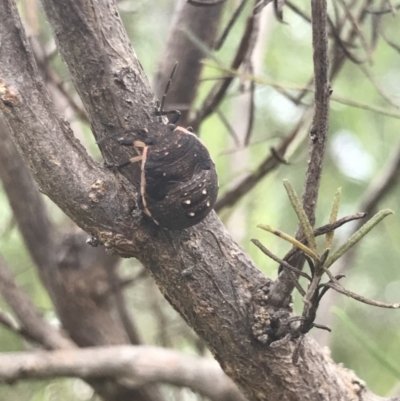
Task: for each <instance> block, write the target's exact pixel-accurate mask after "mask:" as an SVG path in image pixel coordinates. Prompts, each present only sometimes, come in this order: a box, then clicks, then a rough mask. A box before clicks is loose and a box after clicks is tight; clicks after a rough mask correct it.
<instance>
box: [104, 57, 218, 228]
mask: <svg viewBox="0 0 400 401" xmlns="http://www.w3.org/2000/svg"><path fill="white" fill-rule="evenodd" d="M175 69H176V65H175V67H174V69H173V71H172V74H171V78H170V81H169V82H168V85H167V88H166V91H165V94H164V96H163V100H162V102H161V106H160V108H159V109H157V111H156V114H157V115H158V116H163V115H167V114H173V115H174V118H172V119H171V120H170V122H176V121H177V120H178V118H179V116H180V112H179V111H178V110H170V111H165V110H163V103H164V100H165V97H166V94H167V92H168V88H169V85H170V82H171V79H172V76H173V73H174V71H175ZM139 132H140V133H141V135H142V137H143V141H142V140H128V139H120V140H118V142H119V143H120V144H121V145H124V146H133V147H134V148H135V149H136V151H137V152H138V153H139V155H138V156H135V157H132V158H131V159H129V160H127V161H124V162H122V163H120V164H118V167H124V166H127V165H129V164H130V163H135V162H141V175H140V199H139V207H140V209H141V210H142V212H143V213H144V214H145V215H146V216H148V217H150V218H151V219H152V220H153V221H154V222H155V223H156V224H157V225H159V226H161V227H163V228H168V229H171V230H182V229H184V228H188V227H191V226H193V225H195V224H197V223H199V222H200V221H201V220H203V219H204V218H205V217H206V216H207V215H208V214H209V213H210V211H211V210H212V208H213V206H214V203H215V201H216V200H217V195H218V178H217V173H216V171H215V165H214V163H213V161H212V160H211V157H210V154H209V153H208V150H207V148H206V147H205V146H204V145H203V143H202V142H201V141H200V139H199V138H197V136H196V135H194V134H193V133H192V132H191V131H190V128H188V129H185V128H183V127H177V126H175V125H174V124H168V125H165V124H163V123H162V122H153V123H150V124H149V125H148V126H147V128H146V129H143V130H139ZM104 139H106V138H104ZM101 141H102V140H101ZM99 142H100V141H99Z"/></svg>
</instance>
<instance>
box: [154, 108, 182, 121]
mask: <svg viewBox="0 0 400 401" xmlns="http://www.w3.org/2000/svg"><path fill="white" fill-rule="evenodd" d="M168 114H173V116H172V117H171V118H169V119H168V120H169V123H170V124H175V123H176V122H177V121H178V120H179V119H180V117H181V112H180V111H179V110H160V109H158V110H156V116H166V115H168Z"/></svg>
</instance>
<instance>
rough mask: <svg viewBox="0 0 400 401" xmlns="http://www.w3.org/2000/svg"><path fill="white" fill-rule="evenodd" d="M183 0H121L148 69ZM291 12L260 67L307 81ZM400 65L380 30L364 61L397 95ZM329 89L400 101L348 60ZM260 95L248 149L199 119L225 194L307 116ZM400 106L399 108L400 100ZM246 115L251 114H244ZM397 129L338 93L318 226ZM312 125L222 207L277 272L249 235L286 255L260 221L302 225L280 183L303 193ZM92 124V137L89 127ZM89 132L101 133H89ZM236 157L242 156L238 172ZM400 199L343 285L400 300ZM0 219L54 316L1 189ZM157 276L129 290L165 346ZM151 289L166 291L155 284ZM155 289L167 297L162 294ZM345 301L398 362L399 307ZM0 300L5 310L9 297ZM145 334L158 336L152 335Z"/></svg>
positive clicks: (263, 72) (37, 394)
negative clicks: (151, 295)
mask: <svg viewBox="0 0 400 401" xmlns="http://www.w3.org/2000/svg"><path fill="white" fill-rule="evenodd" d="M358 3H359V2H358ZM358 3H357V2H356V4H358ZM376 3H377V2H376ZM29 4H30V2H29V1H26V2H25V3H24V4H22V5H21V9H22V11H24V7H27V6H29ZM237 4H238V1H232V2H228V4H227V10H226V13H225V16H224V20H225V21H227V20H228V18H229V16H230V15H231V13H232V11H233V8H234V7H235V6H236V5H237ZM296 4H297V5H298V6H299V7H300V8H302V9H303V10H304V11H305V12H306V13H308V14H310V11H309V9H307V5H305V4H304V2H302V1H297V2H296ZM174 7H175V1H172V0H158V1H149V0H142V1H137V2H131V1H121V2H120V11H121V15H122V19H123V22H124V24H125V26H126V29H127V31H128V33H129V35H130V37H131V40H132V44H133V47H134V49H135V51H136V53H137V55H138V57H139V59H140V61H141V63H142V65H143V67H144V69H145V71H146V72H147V73H148V75H149V76H150V77H152V76H154V74H155V71H156V69H157V66H158V63H159V58H158V57H160V56H161V54H162V52H163V49H164V46H165V42H166V38H167V32H168V27H169V24H170V23H171V20H172V19H173V15H174ZM248 11H249V9H247V12H248ZM370 18H371V17H367V20H366V21H367V25H366V28H365V34H366V37H367V38H369V36H370V35H371V32H370V28H368V26H370V23H371V20H370ZM399 18H400V17H399V16H398V15H397V16H393V15H391V14H386V15H385V16H383V17H382V22H383V26H384V30H385V34H386V36H387V37H389V38H391V39H392V40H396V39H398V35H396V32H398V23H399V21H398V20H399ZM284 19H285V21H286V22H287V24H280V23H278V22H277V21H276V20H275V19H274V17H273V15H272V13H270V15H269V16H268V18H267V20H266V21H265V23H266V24H267V29H266V30H265V31H264V32H265V33H264V34H265V44H264V48H263V49H262V54H260V59H261V63H260V65H259V66H258V67H257V68H258V71H259V72H257V74H258V75H260V76H262V77H265V78H267V79H269V80H273V81H276V82H278V83H282V84H284V83H286V84H295V85H298V86H302V85H306V83H307V82H308V80H309V79H310V78H311V76H312V48H311V27H310V25H309V24H308V23H307V22H305V21H304V20H303V19H302V18H300V17H299V16H298V15H296V14H295V13H293V12H292V11H291V10H290V9H288V8H286V9H285V13H284ZM39 20H40V21H41V32H40V37H41V38H42V39H44V40H45V41H48V40H49V39H50V32H49V27H48V25H47V24H46V23H45V22H44V21H45V19H44V17H43V15H40V16H39ZM244 22H245V16H242V17H241V18H240V19H239V21H238V22H237V23H236V25H235V27H234V29H233V31H232V32H231V34H230V35H229V37H228V39H227V42H226V44H225V46H224V47H223V49H222V50H221V51H219V52H218V54H217V56H218V58H219V59H220V60H224V61H225V62H226V67H228V65H229V61H230V60H231V59H232V57H233V53H234V51H235V49H236V46H237V43H238V42H239V40H240V37H241V35H242V33H243V28H244ZM356 44H357V45H359V44H360V42H359V41H357V42H356ZM399 45H400V43H399ZM357 54H360V55H362V56H363V50H362V48H360V47H358V48H357ZM53 65H54V67H55V68H57V69H58V71H59V72H60V75H61V76H63V77H65V78H66V80H67V82H68V73H67V70H66V68H65V66H64V65H63V64H62V63H61V61H60V59H59V58H55V59H54V61H53ZM398 65H399V54H398V53H397V52H396V51H395V50H394V49H393V48H391V47H390V46H388V45H387V44H386V43H385V42H384V41H383V40H382V39H380V40H379V42H378V45H377V48H376V51H375V53H374V55H373V62H372V63H371V64H370V65H368V66H367V67H368V69H369V70H370V71H371V72H372V74H373V76H374V77H375V80H376V82H377V83H378V85H379V87H380V88H381V90H382V91H383V92H384V93H386V95H387V96H388V97H390V98H392V99H393V101H394V102H397V103H398V104H399V103H400V96H399V93H400V70H399V68H398ZM215 75H216V71H215V70H212V69H210V68H206V69H205V71H204V76H205V77H212V76H215ZM211 85H212V82H210V81H205V82H204V83H203V84H202V85H201V86H200V90H199V94H198V101H197V102H196V104H200V99H203V98H204V97H205V96H206V94H207V91H208V89H209V88H210V87H211ZM332 88H333V93H334V95H337V96H340V97H345V98H348V99H351V100H353V101H360V102H363V103H368V104H370V105H376V106H379V107H381V108H385V109H388V110H395V108H394V107H393V106H391V105H389V104H388V102H387V101H386V100H385V99H384V98H383V97H382V96H381V95H380V94H379V93H378V91H377V90H376V88H375V87H374V85H372V84H371V82H370V80H369V79H368V78H367V77H366V75H365V74H364V73H363V72H362V71H361V69H360V67H359V66H357V65H355V64H353V63H351V62H349V61H347V62H346V63H345V65H344V67H343V68H342V70H341V72H340V74H339V76H338V77H337V78H336V79H335V80H334V82H332ZM239 89H240V88H239V85H238V84H237V83H236V84H235V85H233V87H232V89H231V91H230V93H229V95H230V96H229V98H228V99H227V100H226V101H225V102H224V103H223V105H222V107H221V109H222V111H223V112H224V113H225V115H226V116H227V118H228V119H229V120H230V121H231V123H232V125H233V126H234V127H235V124H236V123H237V121H238V116H239V118H240V114H241V113H238V107H240V105H239V104H238V98H239V97H238V94H239ZM255 101H256V114H255V126H254V132H253V135H252V139H251V142H252V143H254V145H251V146H250V147H248V148H247V149H245V150H243V149H242V150H239V149H235V148H234V144H233V142H232V140H231V139H230V137H229V135H228V133H227V130H226V128H225V127H224V125H223V124H222V123H221V121H220V119H219V118H218V117H217V116H212V117H210V118H209V119H208V120H207V121H205V123H204V124H203V125H202V127H201V135H202V138H203V139H204V141H205V142H206V144H207V146H208V147H209V149H210V152H211V153H212V155H213V158H214V160H215V162H216V164H217V169H218V173H219V178H220V186H221V193H223V192H224V191H225V190H226V189H228V188H229V187H230V186H231V185H232V182H234V181H235V180H236V179H237V177H238V176H239V175H241V174H244V173H246V172H248V171H251V170H252V169H254V168H255V167H256V166H257V165H258V164H259V163H260V161H261V160H263V159H264V158H265V157H266V155H268V154H269V152H270V147H271V146H275V145H276V144H277V143H278V142H279V140H280V138H282V137H283V136H284V135H286V134H287V133H289V132H290V130H291V129H292V128H293V126H294V124H295V123H296V122H297V120H298V119H299V117H300V116H301V114H302V108H301V107H296V106H294V105H293V104H292V103H291V102H290V101H289V100H287V99H286V98H285V97H284V96H283V95H281V94H280V93H278V92H277V91H276V90H275V89H273V88H271V87H268V86H263V85H257V87H256V93H255ZM305 101H306V102H308V103H309V102H311V101H312V94H308V95H307V96H306V98H305ZM397 111H399V110H398V108H397ZM399 112H400V111H399ZM243 114H244V115H245V114H246V113H245V112H243ZM399 127H400V122H399V121H398V120H397V119H394V118H389V117H385V116H382V115H380V114H377V113H373V112H368V111H365V110H361V109H358V108H355V107H350V106H345V105H342V104H339V103H335V102H332V103H331V115H330V129H329V138H328V145H327V149H326V160H325V167H324V173H323V177H322V182H321V189H320V197H319V200H318V207H317V225H322V224H325V223H326V222H327V221H328V218H329V211H330V207H331V203H332V198H333V195H334V193H335V191H336V188H338V187H342V206H341V208H340V211H339V217H342V216H344V215H346V214H351V213H354V212H358V211H361V210H359V209H358V205H359V203H360V201H361V200H362V199H363V193H364V191H365V190H366V188H367V187H368V186H369V184H370V183H371V181H372V180H373V179H374V178H375V177H376V176H377V175H378V173H379V172H380V171H381V169H384V168H385V165H386V163H387V162H388V160H389V158H390V157H391V155H392V152H393V150H394V149H395V148H396V146H397V143H398V141H399ZM308 128H309V127H308V126H306V127H305V128H304V129H303V131H304V132H303V134H304V135H303V137H304V140H303V141H300V142H299V144H298V146H297V149H296V150H295V151H294V153H293V155H292V156H291V158H290V160H289V161H290V164H289V165H283V164H282V165H280V166H279V168H278V169H276V170H275V171H273V172H272V173H270V174H269V175H267V176H266V177H265V178H264V179H263V180H261V182H260V183H259V184H258V185H257V187H256V188H255V189H254V190H252V191H251V192H250V193H248V194H247V195H246V196H244V197H243V198H242V199H241V200H240V201H239V202H238V204H237V205H236V207H235V209H234V210H224V211H223V212H222V213H221V218H222V219H223V220H224V222H226V224H227V225H228V227H229V229H230V230H231V232H232V235H233V236H234V237H235V238H237V240H238V241H239V242H240V244H241V246H242V247H243V248H244V249H245V250H246V251H247V252H248V253H249V254H250V255H251V257H252V258H253V260H254V261H255V262H256V264H257V265H258V266H259V267H260V269H262V270H263V271H264V272H265V274H267V275H268V276H270V277H272V278H274V277H276V274H277V273H276V272H277V266H276V264H274V262H272V261H270V260H268V259H267V258H266V257H265V255H263V254H262V253H261V252H260V251H259V250H258V249H257V248H256V247H255V246H254V245H253V244H252V243H251V242H250V239H251V238H258V239H259V240H260V241H261V242H262V243H264V244H266V245H267V246H268V248H269V249H270V250H271V251H273V252H274V253H275V254H276V255H278V256H280V257H283V255H284V254H285V253H286V252H287V250H288V249H289V245H288V244H287V243H285V242H283V241H281V240H279V239H278V238H276V237H274V236H271V235H269V234H268V233H264V232H263V231H261V230H259V229H256V225H257V224H259V223H265V224H270V225H272V226H273V227H276V228H278V229H280V230H282V231H285V232H287V233H294V231H295V230H296V226H297V220H296V216H295V213H294V211H293V210H292V208H291V206H290V203H289V200H288V199H287V197H286V192H285V190H284V188H283V185H282V181H283V179H284V178H287V179H289V180H290V182H291V183H292V184H293V185H294V187H295V189H296V191H298V193H301V188H302V186H303V182H304V172H305V169H306V163H307V140H306V138H307V131H308ZM84 131H85V132H86V134H87V135H90V133H89V130H88V129H87V127H85V129H84ZM88 141H89V142H90V141H92V142H93V140H92V139H88ZM238 160H242V161H243V163H242V164H240V163H238ZM237 165H240V167H239V170H238V169H237ZM234 166H235V168H234ZM399 199H400V188H399V185H394V187H393V188H392V190H391V191H390V193H389V194H388V195H387V196H386V197H385V198H384V200H383V201H382V202H381V204H380V205H379V208H380V209H382V208H390V209H392V210H393V211H394V212H395V215H394V217H391V218H388V219H386V220H385V221H384V222H383V223H381V224H380V225H379V226H378V227H376V228H375V229H374V230H373V231H372V232H371V233H370V234H369V235H368V236H367V237H366V238H365V239H364V240H363V241H362V242H361V243H360V244H359V245H358V246H357V249H358V251H357V256H356V258H355V260H354V263H353V265H352V267H351V269H350V271H349V272H348V273H347V278H346V279H344V280H343V284H344V285H345V286H346V287H348V288H349V289H351V290H353V291H356V292H358V293H360V294H363V295H365V296H368V297H371V298H375V299H380V300H383V301H388V302H398V301H399V300H400V269H399V261H400V247H399V246H398V243H399V242H400V229H399V227H400V220H399V218H400V217H399V216H400V210H399V209H400V203H399ZM50 210H51V211H52V213H53V214H54V218H55V220H56V221H57V222H58V223H59V224H63V223H65V224H66V223H67V219H66V218H64V217H63V216H62V214H61V213H60V212H59V211H57V210H56V208H55V207H54V206H53V205H52V206H50ZM0 222H1V225H0V252H1V253H2V254H3V255H4V257H5V258H6V260H7V261H8V263H9V264H10V266H12V268H13V270H14V273H15V275H16V278H17V281H18V283H19V284H20V285H21V286H23V288H24V289H25V290H26V291H27V292H28V293H29V295H30V296H31V297H32V299H33V301H34V302H35V304H36V305H37V306H38V307H39V308H40V309H41V310H42V311H43V312H44V314H45V316H47V317H48V318H49V319H50V320H55V319H54V315H53V313H52V308H51V304H50V302H49V298H48V296H47V294H46V293H45V291H44V290H43V287H42V286H41V284H40V282H39V280H38V278H37V275H36V273H35V270H34V268H33V265H32V262H31V261H30V259H29V255H28V254H27V252H26V250H25V248H24V246H23V244H22V241H21V238H20V236H19V234H18V231H17V228H16V227H15V225H13V224H12V213H11V211H10V209H9V206H8V203H7V199H6V197H5V195H4V194H3V193H2V192H0ZM347 232H348V229H347V228H346V227H344V228H341V229H339V230H338V232H337V235H336V237H335V244H334V247H337V245H338V244H340V243H342V242H344V240H345V239H346V238H347ZM133 269H139V266H137V265H136V263H135V262H134V261H124V263H123V266H122V270H123V272H125V273H127V274H129V272H132V270H133ZM148 280H149V279H145V280H143V281H140V282H139V284H138V285H136V286H135V290H134V291H128V292H127V296H128V300H129V301H130V302H131V303H132V305H134V306H133V307H132V311H133V313H134V316H135V319H136V321H137V323H138V325H139V328H142V330H146V334H147V336H146V337H147V339H148V341H151V340H153V343H154V344H162V343H164V342H165V339H164V340H163V336H162V333H161V330H160V324H159V318H158V317H157V316H153V314H152V310H153V309H152V305H150V302H149V300H148V298H146V295H145V293H146V290H145V289H144V288H148V283H147V284H146V282H147V281H148ZM154 291H157V290H156V289H155V288H154ZM295 298H296V299H295V301H296V302H295V304H296V307H297V308H298V310H300V309H299V308H300V307H301V300H300V299H299V296H298V295H295ZM158 299H159V302H161V298H160V297H159V298H158ZM337 299H338V301H337V302H338V303H337V304H336V306H337V307H338V308H340V309H341V310H343V311H345V313H346V316H347V317H348V319H349V321H350V322H351V324H354V325H356V327H357V328H358V330H360V331H362V332H363V333H364V335H365V336H366V337H368V339H369V340H371V342H372V343H373V344H374V346H375V347H376V348H375V349H376V350H377V351H378V352H379V355H380V356H381V358H383V359H384V358H388V359H389V356H390V360H391V361H394V363H396V362H397V361H400V330H399V328H400V314H399V311H397V310H382V309H378V308H374V307H371V306H367V305H363V304H358V303H356V302H355V301H354V300H350V299H345V298H344V297H342V296H339V297H338V298H337ZM0 307H1V309H5V310H8V308H7V306H6V305H5V304H4V302H3V301H1V300H0ZM163 308H164V309H165V310H164V313H165V316H166V317H167V318H168V324H169V327H168V334H170V335H171V333H172V334H173V335H171V337H172V338H173V341H171V344H167V345H173V346H175V347H177V348H179V349H182V350H184V351H185V352H189V353H195V352H196V350H195V349H194V348H193V341H188V338H190V336H192V337H193V335H192V334H191V330H190V329H188V328H185V327H184V326H185V324H184V323H183V321H182V320H181V319H180V317H179V316H178V315H177V314H176V312H174V311H173V310H172V309H170V308H166V307H165V305H164V306H163ZM325 313H332V312H331V311H326V312H325ZM332 329H333V333H332V334H331V337H330V338H331V341H330V345H331V349H332V356H333V358H334V360H335V361H336V362H341V363H343V364H344V365H345V366H346V367H348V368H350V369H354V370H355V372H356V374H357V375H358V376H359V377H360V378H361V379H363V380H365V381H366V383H367V385H368V386H369V388H371V390H372V391H374V392H376V393H378V394H380V395H382V396H385V395H394V394H395V392H396V391H397V392H398V386H399V380H400V378H399V377H398V376H397V377H396V376H395V375H393V373H392V372H390V370H389V369H388V368H387V366H385V364H383V363H381V362H380V361H379V360H377V359H376V358H375V357H374V355H373V354H371V352H370V350H369V349H368V347H366V345H365V343H363V342H361V341H360V339H359V337H357V336H356V335H354V333H352V331H351V330H349V326H348V325H343V323H341V322H340V321H338V320H337V319H336V318H333V325H332ZM148 333H152V334H151V335H148ZM25 346H26V344H24V342H23V341H22V340H21V339H20V338H17V337H16V336H14V335H13V334H10V333H9V332H8V331H7V330H5V329H3V328H2V327H0V351H2V352H9V351H17V350H22V349H24V347H25ZM397 363H398V362H397ZM399 366H400V365H399ZM185 394H186V393H185ZM91 397H92V393H91V391H90V390H88V389H87V388H86V387H85V385H84V384H82V383H81V382H80V381H77V380H55V381H49V382H24V383H19V384H16V385H13V386H0V401H28V400H29V401H50V400H60V401H69V400H85V399H91ZM171 399H173V398H171ZM190 399H193V396H192V395H188V394H186V398H185V400H190Z"/></svg>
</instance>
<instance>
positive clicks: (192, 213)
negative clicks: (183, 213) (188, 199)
mask: <svg viewBox="0 0 400 401" xmlns="http://www.w3.org/2000/svg"><path fill="white" fill-rule="evenodd" d="M187 215H188V216H189V217H194V216H195V215H196V213H194V212H189V213H188V214H187Z"/></svg>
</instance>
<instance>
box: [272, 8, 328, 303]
mask: <svg viewBox="0 0 400 401" xmlns="http://www.w3.org/2000/svg"><path fill="white" fill-rule="evenodd" d="M311 16H312V33H313V35H312V36H313V49H314V54H313V61H314V84H315V92H314V116H313V122H312V127H311V130H310V142H309V161H308V167H307V172H306V181H305V183H304V187H303V199H302V203H303V208H304V210H305V212H306V215H307V217H308V220H309V221H310V224H311V226H314V224H315V209H316V206H317V199H318V191H319V184H320V180H321V174H322V162H323V159H324V152H325V142H326V136H327V132H328V120H329V97H330V91H331V88H330V85H329V75H328V35H327V3H326V0H311ZM302 235H303V232H302V230H301V228H300V227H299V228H298V230H297V233H296V239H299V238H301V237H302ZM303 260H304V259H303V258H301V261H300V260H298V261H297V262H296V263H295V264H294V266H296V267H300V266H301V265H302V263H303ZM292 265H293V263H292ZM293 288H294V287H293V282H292V280H291V279H290V277H289V275H288V272H287V271H286V270H283V271H282V272H281V274H280V275H279V276H278V278H277V280H276V281H275V283H274V285H273V287H272V289H271V298H272V299H271V301H272V302H273V303H274V304H275V305H282V304H284V303H285V302H287V300H288V299H289V295H290V294H291V293H292V291H293Z"/></svg>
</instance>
